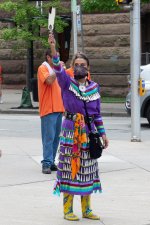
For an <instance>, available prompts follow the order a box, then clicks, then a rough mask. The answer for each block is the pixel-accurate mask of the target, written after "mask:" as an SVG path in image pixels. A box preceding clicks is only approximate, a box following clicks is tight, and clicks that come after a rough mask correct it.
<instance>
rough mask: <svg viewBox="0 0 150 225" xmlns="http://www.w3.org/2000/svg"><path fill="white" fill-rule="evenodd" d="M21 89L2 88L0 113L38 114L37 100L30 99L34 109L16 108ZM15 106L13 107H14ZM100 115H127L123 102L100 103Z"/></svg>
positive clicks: (19, 100)
mask: <svg viewBox="0 0 150 225" xmlns="http://www.w3.org/2000/svg"><path fill="white" fill-rule="evenodd" d="M21 97H22V90H14V89H4V90H3V101H4V102H3V104H0V113H3V114H4V113H6V114H38V109H37V107H38V102H34V101H33V99H32V93H31V99H32V104H33V107H36V109H34V108H33V109H16V108H17V107H19V106H20V104H21ZM14 108H15V109H14ZM101 113H102V116H122V117H124V116H128V115H127V113H126V111H125V107H124V104H123V103H102V107H101Z"/></svg>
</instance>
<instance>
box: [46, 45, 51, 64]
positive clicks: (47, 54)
mask: <svg viewBox="0 0 150 225" xmlns="http://www.w3.org/2000/svg"><path fill="white" fill-rule="evenodd" d="M47 56H50V57H51V58H52V53H51V49H50V48H48V49H47V50H46V52H45V60H46V61H47Z"/></svg>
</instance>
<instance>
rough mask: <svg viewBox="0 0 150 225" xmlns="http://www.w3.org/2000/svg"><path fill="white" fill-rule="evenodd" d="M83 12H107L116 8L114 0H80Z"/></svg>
mask: <svg viewBox="0 0 150 225" xmlns="http://www.w3.org/2000/svg"><path fill="white" fill-rule="evenodd" d="M81 2H82V7H83V11H85V12H100V11H101V12H109V11H113V10H118V9H119V7H118V6H117V4H116V1H115V0H81Z"/></svg>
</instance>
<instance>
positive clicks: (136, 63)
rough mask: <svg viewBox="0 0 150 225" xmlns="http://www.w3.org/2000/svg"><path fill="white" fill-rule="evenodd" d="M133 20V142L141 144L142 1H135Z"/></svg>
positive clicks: (132, 13)
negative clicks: (139, 89) (139, 90)
mask: <svg viewBox="0 0 150 225" xmlns="http://www.w3.org/2000/svg"><path fill="white" fill-rule="evenodd" d="M131 10H132V9H131ZM131 20H132V21H131V25H132V28H131V29H132V32H131V35H132V36H131V42H132V44H131V51H132V52H131V141H132V142H140V141H141V134H140V129H141V128H140V95H139V92H138V88H139V87H138V86H139V79H140V65H141V38H140V37H141V32H140V24H141V23H140V0H134V1H133V11H132V12H131Z"/></svg>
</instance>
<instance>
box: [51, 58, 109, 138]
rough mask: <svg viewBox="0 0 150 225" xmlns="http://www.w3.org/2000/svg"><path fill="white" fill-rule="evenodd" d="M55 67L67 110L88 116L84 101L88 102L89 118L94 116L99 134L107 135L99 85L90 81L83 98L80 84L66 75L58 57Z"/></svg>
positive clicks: (55, 60) (54, 62) (54, 60)
mask: <svg viewBox="0 0 150 225" xmlns="http://www.w3.org/2000/svg"><path fill="white" fill-rule="evenodd" d="M53 65H54V70H55V73H56V76H57V80H58V83H59V85H60V87H61V91H62V98H63V103H64V107H65V110H66V111H68V112H71V113H81V114H83V115H84V116H86V112H85V108H84V102H83V100H84V101H86V107H87V111H88V114H89V116H94V124H95V126H96V128H97V130H98V132H99V134H100V135H103V134H105V130H104V127H103V121H102V117H101V115H100V95H99V85H98V84H97V83H95V82H94V81H88V85H87V86H86V87H85V90H84V92H81V93H82V96H81V94H80V90H79V84H78V82H77V81H76V80H75V79H73V78H71V77H70V76H68V75H67V74H66V71H65V70H64V68H63V67H62V66H61V64H60V62H59V58H58V57H57V56H55V57H53Z"/></svg>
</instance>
